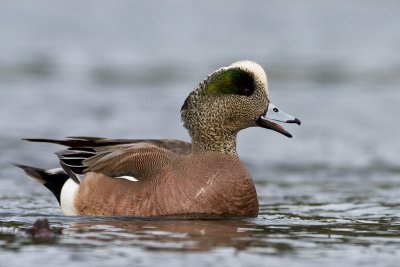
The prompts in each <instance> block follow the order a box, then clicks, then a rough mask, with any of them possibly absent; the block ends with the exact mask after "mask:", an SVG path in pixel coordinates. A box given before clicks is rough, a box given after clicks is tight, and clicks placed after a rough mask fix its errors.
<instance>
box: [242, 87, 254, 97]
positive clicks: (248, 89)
mask: <svg viewBox="0 0 400 267" xmlns="http://www.w3.org/2000/svg"><path fill="white" fill-rule="evenodd" d="M253 91H254V89H250V88H247V87H246V88H244V89H242V94H243V95H245V96H251V94H252V93H253Z"/></svg>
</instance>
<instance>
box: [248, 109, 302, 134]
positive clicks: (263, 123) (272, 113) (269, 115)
mask: <svg viewBox="0 0 400 267" xmlns="http://www.w3.org/2000/svg"><path fill="white" fill-rule="evenodd" d="M272 121H279V122H285V123H297V124H298V125H300V124H301V121H300V120H299V119H298V118H295V117H293V116H292V115H289V114H287V113H285V112H283V111H282V110H280V109H278V108H277V107H276V106H275V105H273V104H271V103H269V104H268V109H267V112H266V113H265V114H263V115H261V116H260V117H259V118H258V119H257V120H256V123H257V125H258V126H260V127H263V128H267V129H271V130H274V131H276V132H278V133H281V134H283V135H285V136H287V137H289V138H292V135H291V134H290V133H289V132H288V131H286V130H285V128H283V127H282V126H281V125H279V124H277V123H275V122H272Z"/></svg>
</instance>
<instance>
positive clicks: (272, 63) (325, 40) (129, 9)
mask: <svg viewBox="0 0 400 267" xmlns="http://www.w3.org/2000/svg"><path fill="white" fill-rule="evenodd" d="M399 14H400V2H399V1H394V0H383V1H364V0H353V1H344V0H338V1H317V0H299V1H227V0H224V1H208V0H207V1H197V2H188V1H153V0H151V1H140V2H138V1H127V0H114V1H99V0H96V1H77V0H70V1H7V0H4V1H1V2H0V36H1V38H0V151H1V153H0V178H1V179H0V196H2V198H3V201H2V202H1V203H0V207H1V208H2V209H3V211H2V212H3V216H4V218H5V217H6V215H7V216H8V218H9V217H10V216H11V217H13V216H14V217H13V218H16V216H17V217H18V216H19V215H20V214H28V215H29V214H32V213H35V212H36V214H37V212H38V211H41V212H44V214H49V213H50V214H59V210H58V207H57V203H56V202H55V201H54V200H53V199H52V196H51V195H50V193H49V192H47V191H46V189H45V188H44V187H43V188H42V187H41V186H39V185H36V184H35V183H34V182H32V181H30V180H29V179H27V178H26V177H25V176H24V175H23V174H22V173H21V172H20V171H19V170H17V169H16V168H14V167H12V166H10V165H9V162H19V163H23V164H32V165H37V166H42V167H48V168H53V167H55V166H57V160H56V157H55V155H53V154H52V153H53V152H54V151H56V150H57V149H59V147H57V146H52V145H45V144H30V143H27V142H24V141H21V140H20V139H21V138H24V137H48V138H63V137H65V136H74V135H81V136H82V135H92V136H104V137H113V138H176V139H183V140H189V137H188V135H187V133H186V130H185V129H184V128H183V127H182V124H181V121H180V114H179V110H180V107H181V105H182V103H183V101H184V99H185V98H186V96H187V95H188V94H189V93H190V91H191V90H192V89H193V88H194V87H195V86H196V85H197V84H198V83H199V82H200V81H202V80H203V79H204V78H205V76H206V75H208V74H209V73H211V72H213V71H214V70H215V69H217V68H219V67H222V66H227V65H229V64H231V63H232V62H234V61H237V60H243V59H249V60H254V61H256V62H258V63H259V64H261V65H262V66H263V67H264V68H265V70H266V71H267V75H268V79H269V89H270V94H271V99H272V102H273V103H274V104H275V105H277V106H278V107H280V108H281V109H283V110H284V111H286V112H288V113H290V114H292V115H295V116H296V117H298V118H300V119H301V121H302V125H301V126H300V127H298V126H292V125H288V126H285V127H286V128H287V129H288V130H289V131H290V132H292V134H293V136H294V137H293V139H288V138H286V137H284V136H282V135H279V134H278V133H275V132H272V131H268V130H265V129H256V128H254V129H247V130H245V131H242V132H241V133H240V134H239V138H238V139H239V140H238V151H239V155H240V156H241V158H242V159H243V160H244V161H245V163H246V165H247V166H248V167H249V170H250V172H251V173H252V176H253V177H254V179H255V181H256V185H257V190H258V193H259V197H260V201H261V204H262V205H264V206H263V207H264V214H268V212H269V211H270V208H269V207H270V206H268V205H273V204H274V203H275V204H277V203H280V204H281V203H284V204H286V205H288V206H285V209H286V211H287V212H289V213H290V212H293V213H297V212H300V213H301V212H302V213H304V214H314V212H315V213H318V212H316V211H315V209H314V208H313V206H315V205H317V206H318V205H325V204H326V203H336V204H338V205H345V206H339V208H337V207H336V208H334V209H333V210H331V206H329V207H326V209H325V208H324V207H321V206H319V213H318V214H321V213H322V214H324V212H325V213H326V214H328V215H329V216H331V217H332V218H336V219H338V218H342V219H343V218H353V216H361V215H363V216H366V217H368V216H372V217H368V218H373V219H377V220H378V219H381V218H387V217H388V216H389V217H391V218H393V217H394V218H398V217H396V216H395V215H393V214H395V213H396V212H397V215H398V214H399V213H398V211H399V204H398V203H399V200H398V195H399V188H400V187H399V186H400V182H399V177H400V162H399V155H400V146H399V143H398V141H397V138H398V136H399V135H400V124H399V123H398V115H399V114H400V105H399V103H400V91H399V89H400V88H399V85H400V53H399V47H400V31H399V25H400V16H399ZM37 199H42V200H37ZM43 199H44V200H43ZM308 204H309V206H307V205H308ZM389 204H390V205H389ZM46 205H47V206H46ZM277 205H278V204H277ZM298 205H301V206H302V209H299V206H298ZM346 205H347V206H346ZM357 205H358V206H357ZM387 205H389V206H387ZM354 210H356V211H357V212H356V213H354ZM267 211H268V212H267ZM0 212H1V211H0ZM28 215H26V216H27V217H26V218H25V219H20V217H18V218H19V219H20V220H22V221H24V220H27V221H29V220H30V219H29V216H28ZM328 215H327V216H328ZM374 216H375V217H374ZM27 218H28V219H27ZM363 218H364V219H365V217H363ZM19 219H18V220H19ZM270 219H271V218H270ZM286 219H287V220H288V221H286V222H288V223H290V222H291V221H290V219H288V218H286ZM375 256H376V255H375Z"/></svg>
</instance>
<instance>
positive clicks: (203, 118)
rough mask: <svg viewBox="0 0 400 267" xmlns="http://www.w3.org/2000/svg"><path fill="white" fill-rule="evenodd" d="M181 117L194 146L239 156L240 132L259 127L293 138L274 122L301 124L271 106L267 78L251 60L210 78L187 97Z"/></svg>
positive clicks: (220, 70)
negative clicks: (237, 149) (238, 136)
mask: <svg viewBox="0 0 400 267" xmlns="http://www.w3.org/2000/svg"><path fill="white" fill-rule="evenodd" d="M181 116H182V121H183V123H184V126H185V128H186V129H187V130H188V131H189V133H190V135H191V137H192V141H193V145H194V146H195V147H196V146H197V147H199V148H200V149H206V150H216V151H225V152H227V153H229V154H235V153H236V134H237V133H238V132H239V131H240V130H241V129H245V128H248V127H255V126H260V127H263V128H267V129H271V130H274V131H277V132H279V133H282V134H284V135H285V136H288V137H291V134H290V133H288V132H287V131H286V130H285V129H284V128H283V127H282V126H280V125H279V124H277V123H275V122H272V120H273V121H279V122H286V123H297V124H300V120H298V119H297V118H295V117H293V116H291V115H288V114H286V113H284V112H282V111H280V110H279V109H278V108H277V107H276V106H274V105H272V104H270V102H269V91H268V82H267V75H266V74H265V71H264V69H263V68H262V67H261V66H260V65H258V64H257V63H255V62H252V61H239V62H235V63H233V64H232V65H230V66H228V67H223V68H220V69H218V70H216V71H215V72H213V73H212V74H210V75H209V76H207V77H206V79H205V80H204V81H203V82H201V83H200V84H199V85H198V86H197V87H196V88H195V90H194V91H193V92H191V93H190V95H189V96H188V97H187V98H186V100H185V103H184V104H183V106H182V109H181Z"/></svg>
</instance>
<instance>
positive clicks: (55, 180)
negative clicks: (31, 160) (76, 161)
mask: <svg viewBox="0 0 400 267" xmlns="http://www.w3.org/2000/svg"><path fill="white" fill-rule="evenodd" d="M11 164H12V165H14V166H16V167H18V168H21V169H22V170H24V171H25V173H26V174H27V175H29V176H30V177H32V178H34V179H35V180H36V181H38V182H40V183H41V184H43V185H44V186H45V187H47V189H49V190H50V191H51V192H52V193H53V194H54V196H55V197H56V198H57V201H58V203H60V196H61V189H62V187H63V186H64V184H65V182H66V181H67V180H68V179H69V178H70V177H69V176H68V175H67V174H66V173H65V172H64V171H62V170H60V171H59V172H49V171H46V170H44V169H40V168H36V167H31V166H26V165H21V164H17V163H11Z"/></svg>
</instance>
